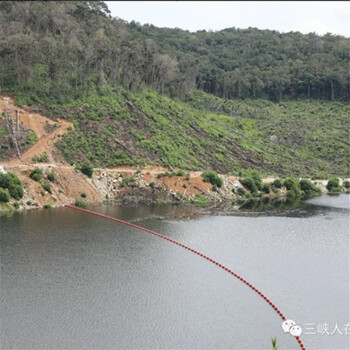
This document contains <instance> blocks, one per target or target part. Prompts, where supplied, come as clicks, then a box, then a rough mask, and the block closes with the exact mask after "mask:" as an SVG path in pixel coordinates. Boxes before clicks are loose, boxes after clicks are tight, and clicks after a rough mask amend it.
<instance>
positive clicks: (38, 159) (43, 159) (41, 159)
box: [32, 152, 49, 163]
mask: <svg viewBox="0 0 350 350" xmlns="http://www.w3.org/2000/svg"><path fill="white" fill-rule="evenodd" d="M48 160H49V157H48V156H47V154H46V152H45V153H43V154H42V155H41V156H34V157H33V158H32V163H47V161H48Z"/></svg>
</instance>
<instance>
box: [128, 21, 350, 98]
mask: <svg viewBox="0 0 350 350" xmlns="http://www.w3.org/2000/svg"><path fill="white" fill-rule="evenodd" d="M128 27H129V28H130V30H131V31H132V32H135V33H139V34H140V35H141V36H142V37H143V38H147V39H148V40H152V42H153V43H157V46H158V47H159V50H160V52H162V53H166V54H169V55H170V56H171V57H172V58H174V59H176V60H177V62H178V63H179V70H180V72H181V73H182V74H183V76H184V77H186V79H187V81H188V86H189V87H193V86H194V87H196V88H197V89H201V90H204V91H206V92H208V93H211V94H215V95H218V96H221V97H226V98H230V99H231V98H268V99H271V100H274V101H278V100H281V99H295V98H297V97H305V96H307V97H312V98H322V99H330V100H333V99H349V39H347V38H345V37H341V36H336V35H332V34H327V35H324V36H318V35H316V34H312V33H311V34H308V35H304V34H301V33H299V32H291V33H286V34H281V33H279V32H276V31H270V30H259V29H256V28H249V29H235V28H228V29H225V30H221V31H218V32H207V31H205V30H203V31H197V32H196V33H191V32H189V31H184V30H180V29H169V28H157V27H155V26H153V25H144V26H141V25H140V24H137V23H135V22H131V23H130V24H129V26H128Z"/></svg>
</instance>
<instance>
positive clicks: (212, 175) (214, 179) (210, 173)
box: [201, 170, 223, 190]
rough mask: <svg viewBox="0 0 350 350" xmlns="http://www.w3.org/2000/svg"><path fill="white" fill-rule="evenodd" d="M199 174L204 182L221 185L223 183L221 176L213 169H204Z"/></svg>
mask: <svg viewBox="0 0 350 350" xmlns="http://www.w3.org/2000/svg"><path fill="white" fill-rule="evenodd" d="M201 176H202V178H203V180H204V181H205V182H210V183H211V184H212V185H213V186H217V187H221V186H222V185H223V180H222V178H221V177H220V176H219V175H218V173H217V172H216V171H214V170H207V171H204V172H203V173H202V175H201ZM215 190H216V189H215Z"/></svg>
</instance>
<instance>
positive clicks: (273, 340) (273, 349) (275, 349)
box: [271, 337, 278, 350]
mask: <svg viewBox="0 0 350 350" xmlns="http://www.w3.org/2000/svg"><path fill="white" fill-rule="evenodd" d="M271 344H272V350H278V345H277V339H276V337H274V338H271Z"/></svg>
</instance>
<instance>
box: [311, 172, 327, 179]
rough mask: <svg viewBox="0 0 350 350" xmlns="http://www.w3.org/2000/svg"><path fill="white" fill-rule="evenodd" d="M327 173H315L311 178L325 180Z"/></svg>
mask: <svg viewBox="0 0 350 350" xmlns="http://www.w3.org/2000/svg"><path fill="white" fill-rule="evenodd" d="M327 179H328V175H327V174H324V173H319V174H315V175H313V176H312V178H311V180H327Z"/></svg>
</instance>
